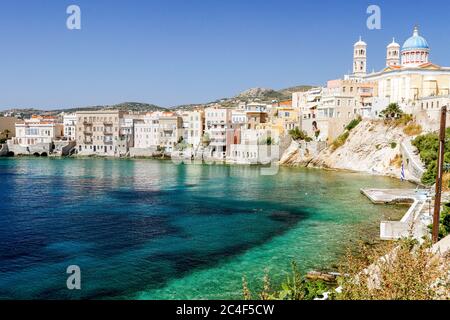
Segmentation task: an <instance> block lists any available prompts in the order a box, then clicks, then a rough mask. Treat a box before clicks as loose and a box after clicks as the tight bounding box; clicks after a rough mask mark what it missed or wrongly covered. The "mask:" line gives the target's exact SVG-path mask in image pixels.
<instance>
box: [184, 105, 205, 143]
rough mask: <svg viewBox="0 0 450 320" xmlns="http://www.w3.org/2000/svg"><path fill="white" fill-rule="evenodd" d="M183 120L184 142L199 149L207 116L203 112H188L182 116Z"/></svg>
mask: <svg viewBox="0 0 450 320" xmlns="http://www.w3.org/2000/svg"><path fill="white" fill-rule="evenodd" d="M182 118H183V131H184V132H183V139H184V141H185V142H186V143H187V144H189V145H190V146H192V147H193V148H194V149H197V148H198V146H199V145H200V143H201V142H202V137H203V132H204V123H205V114H204V112H203V111H202V110H194V111H186V112H183V114H182Z"/></svg>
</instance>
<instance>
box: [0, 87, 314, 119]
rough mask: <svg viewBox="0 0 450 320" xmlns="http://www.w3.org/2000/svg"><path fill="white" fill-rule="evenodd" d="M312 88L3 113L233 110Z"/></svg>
mask: <svg viewBox="0 0 450 320" xmlns="http://www.w3.org/2000/svg"><path fill="white" fill-rule="evenodd" d="M310 88H312V86H309V85H299V86H295V87H290V88H285V89H280V90H274V89H270V88H251V89H248V90H245V91H243V92H241V93H239V94H238V95H236V96H234V97H229V98H222V99H218V100H215V101H211V102H207V103H200V104H192V103H191V104H184V105H178V106H174V107H170V108H163V107H160V106H157V105H155V104H149V103H141V102H123V103H119V104H115V105H98V106H86V107H76V108H68V109H55V110H39V109H35V108H14V109H8V110H5V111H3V112H2V113H8V112H13V113H14V114H15V115H19V116H21V117H23V118H29V117H30V116H31V115H58V114H60V113H62V112H65V113H74V112H77V111H96V110H123V111H135V112H152V111H167V110H174V111H175V110H193V109H197V108H207V107H210V106H217V105H218V106H221V107H223V108H233V107H235V106H237V105H238V104H239V103H241V102H252V101H261V102H266V103H270V102H272V101H273V100H277V101H282V100H289V99H291V97H292V93H293V92H298V91H306V90H308V89H310Z"/></svg>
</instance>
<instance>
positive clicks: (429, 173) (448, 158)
mask: <svg viewBox="0 0 450 320" xmlns="http://www.w3.org/2000/svg"><path fill="white" fill-rule="evenodd" d="M446 135H447V136H450V128H447V130H446ZM412 145H413V146H415V147H416V148H417V150H419V153H420V159H421V160H422V161H423V163H424V164H425V167H426V169H427V170H426V172H425V173H424V175H423V176H422V183H424V184H427V185H429V184H433V183H434V182H435V180H436V172H437V170H436V166H437V164H436V162H437V158H438V149H439V138H438V135H437V133H427V134H423V135H420V136H418V137H416V138H415V139H414V140H413V141H412ZM445 151H446V152H445V154H444V161H445V162H447V163H450V140H448V141H446V142H445Z"/></svg>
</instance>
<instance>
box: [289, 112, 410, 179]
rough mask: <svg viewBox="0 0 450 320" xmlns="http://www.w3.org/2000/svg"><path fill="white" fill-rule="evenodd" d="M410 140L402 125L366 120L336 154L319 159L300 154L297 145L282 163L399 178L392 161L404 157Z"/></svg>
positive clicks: (328, 152)
mask: <svg viewBox="0 0 450 320" xmlns="http://www.w3.org/2000/svg"><path fill="white" fill-rule="evenodd" d="M410 138H411V137H408V136H406V135H405V134H404V133H403V127H401V126H398V127H395V126H391V125H385V124H384V122H383V121H369V120H364V121H362V122H361V123H360V124H359V125H358V126H357V127H356V128H354V129H353V130H352V131H351V132H350V135H349V137H348V138H347V141H346V142H345V144H344V145H343V146H341V147H340V148H338V149H336V150H334V151H333V150H332V148H331V147H328V148H326V149H324V150H323V151H322V152H320V153H319V154H318V156H315V157H311V156H309V155H308V154H307V152H306V153H305V152H301V151H300V150H299V149H298V144H297V146H296V145H295V144H296V142H294V143H293V144H292V145H291V146H290V148H289V149H288V150H287V151H286V152H285V153H284V154H283V157H282V159H281V161H280V163H281V164H285V165H300V166H311V167H319V168H330V169H341V170H352V171H361V172H366V173H370V174H377V175H387V176H393V177H400V168H399V166H398V164H396V165H395V164H393V163H392V161H393V160H394V159H395V158H396V157H397V156H398V155H400V154H401V151H400V144H401V142H403V140H404V139H410ZM407 178H408V177H407Z"/></svg>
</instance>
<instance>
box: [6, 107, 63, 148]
mask: <svg viewBox="0 0 450 320" xmlns="http://www.w3.org/2000/svg"><path fill="white" fill-rule="evenodd" d="M15 128H16V136H15V137H14V138H12V139H11V140H10V141H9V144H8V146H9V148H10V150H20V148H24V150H26V151H28V152H34V150H36V151H37V152H38V153H41V152H42V153H43V152H45V153H47V155H48V153H50V152H52V151H53V147H52V145H53V142H54V141H55V140H57V139H59V138H61V137H62V136H63V135H64V125H63V124H62V123H58V122H57V121H56V119H55V118H53V117H42V116H33V117H32V118H31V119H29V120H25V121H24V122H22V123H16V125H15ZM15 147H19V148H15ZM13 152H14V151H13ZM15 153H19V152H15ZM23 153H26V152H23Z"/></svg>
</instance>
